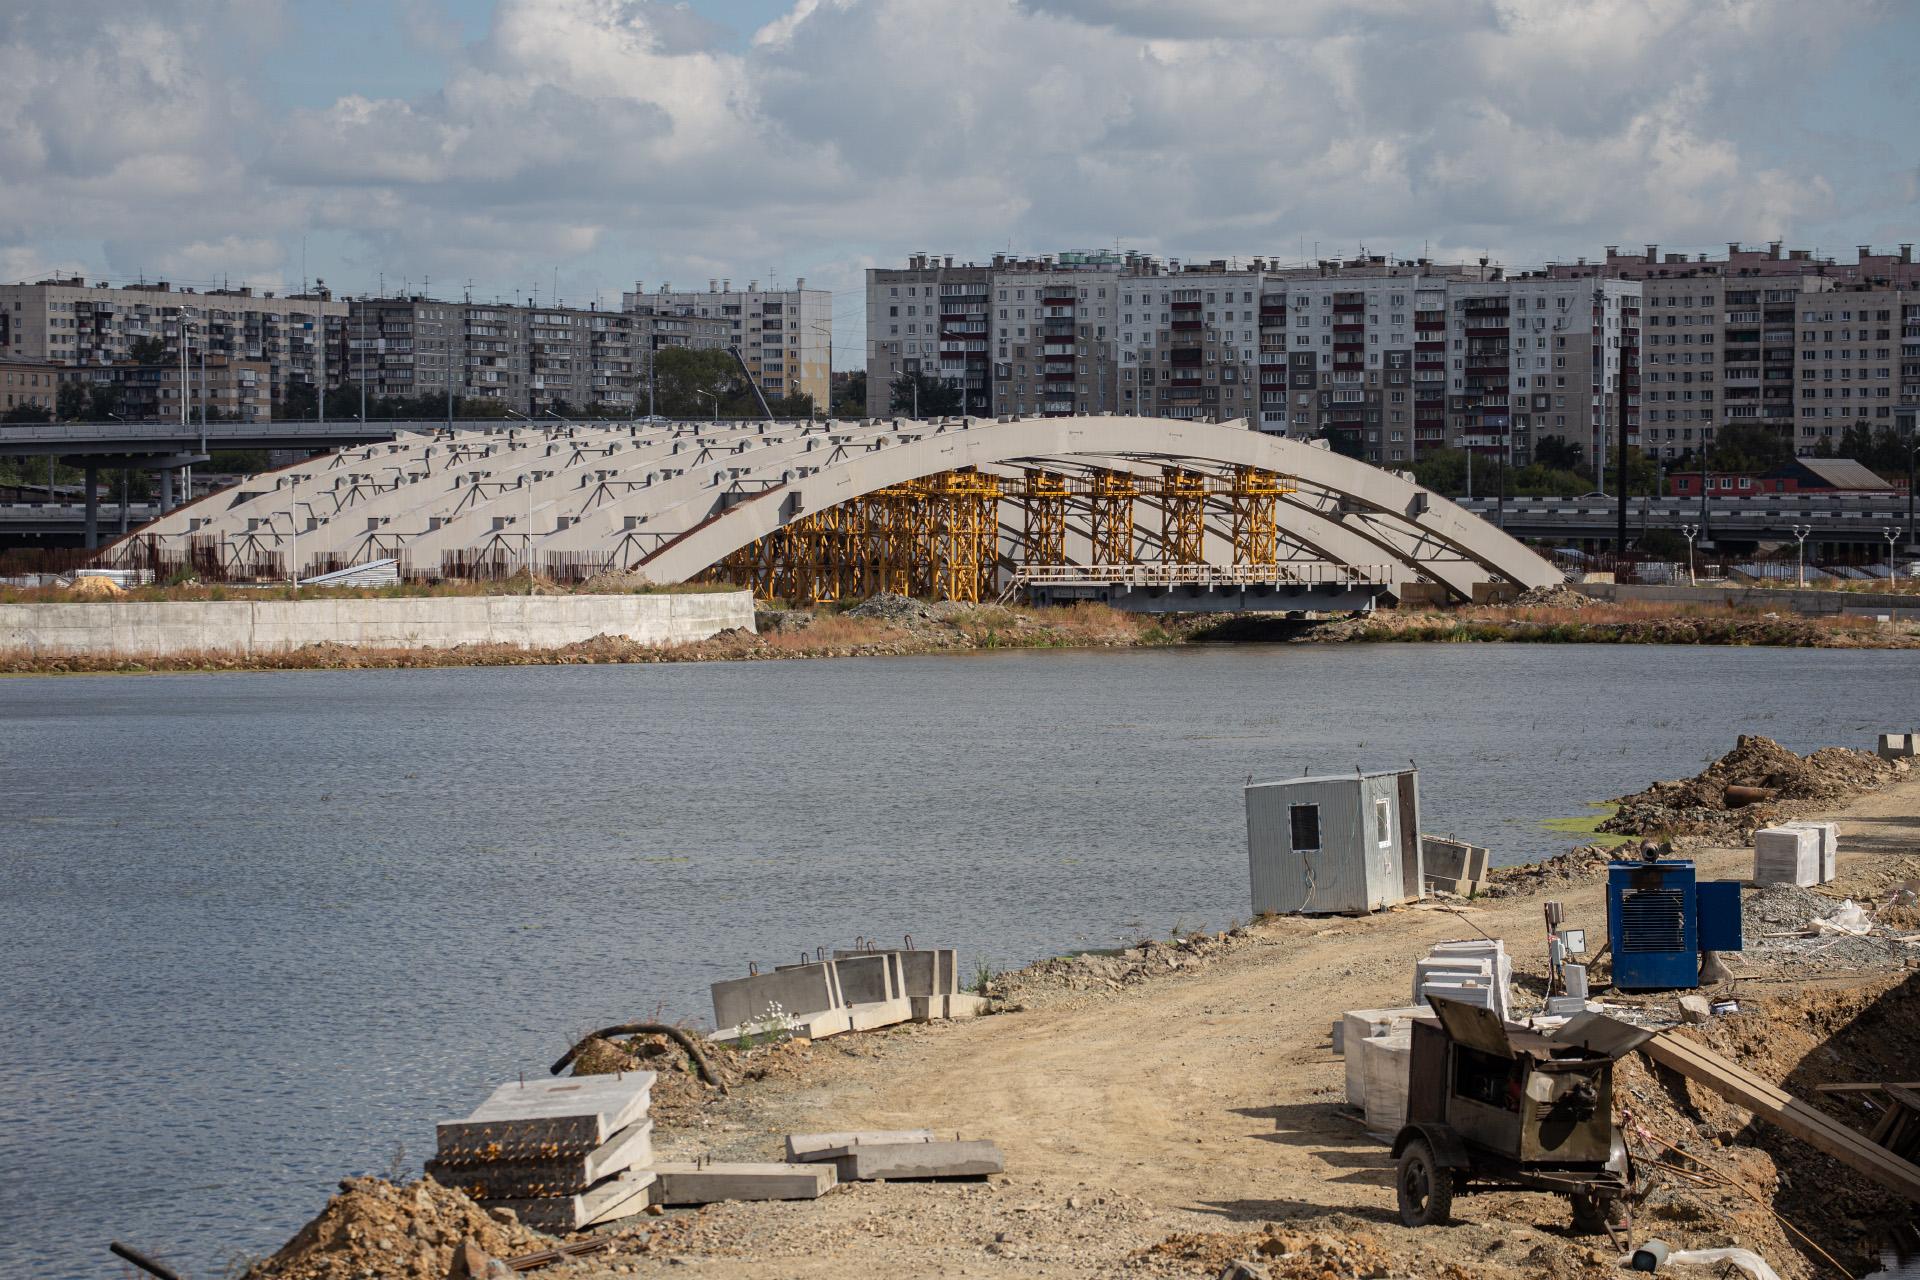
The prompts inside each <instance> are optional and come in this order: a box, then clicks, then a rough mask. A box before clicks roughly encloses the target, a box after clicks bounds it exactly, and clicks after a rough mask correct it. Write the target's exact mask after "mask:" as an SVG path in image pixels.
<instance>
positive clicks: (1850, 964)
mask: <svg viewBox="0 0 1920 1280" xmlns="http://www.w3.org/2000/svg"><path fill="white" fill-rule="evenodd" d="M1861 905H1862V906H1864V907H1866V908H1867V909H1868V911H1869V913H1871V912H1872V904H1871V903H1862V904H1861ZM1839 909H1840V902H1839V900H1837V899H1835V898H1831V897H1828V896H1827V895H1826V894H1823V893H1816V892H1814V891H1813V890H1812V889H1804V888H1801V887H1799V886H1797V885H1788V884H1780V885H1764V886H1762V887H1760V888H1757V889H1749V890H1747V892H1746V894H1745V895H1744V898H1743V900H1742V902H1741V907H1740V925H1741V929H1742V931H1743V932H1744V934H1745V938H1744V941H1745V942H1746V947H1747V949H1746V951H1745V953H1744V955H1743V957H1742V958H1743V959H1744V960H1746V961H1747V962H1748V964H1749V965H1754V966H1759V967H1763V968H1766V969H1769V970H1779V971H1783V972H1787V973H1796V974H1803V975H1806V976H1813V975H1815V974H1817V973H1822V972H1827V971H1831V970H1841V969H1846V970H1851V969H1898V968H1900V967H1902V966H1903V965H1908V964H1915V965H1920V946H1916V945H1915V944H1913V943H1910V942H1899V941H1896V940H1895V939H1894V938H1892V937H1890V936H1888V930H1887V928H1886V927H1885V926H1884V925H1883V924H1880V923H1879V922H1878V921H1876V923H1875V926H1874V931H1873V932H1872V933H1870V934H1867V935H1866V936H1864V937H1849V936H1848V935H1846V934H1839V933H1815V932H1811V931H1812V929H1813V922H1814V921H1815V920H1820V919H1825V918H1827V917H1829V916H1832V915H1833V914H1834V913H1835V912H1836V911H1838V910H1839ZM1770 934H1778V935H1786V936H1779V937H1769V936H1768V935H1770Z"/></svg>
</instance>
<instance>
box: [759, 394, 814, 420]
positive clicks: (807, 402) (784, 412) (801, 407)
mask: <svg viewBox="0 0 1920 1280" xmlns="http://www.w3.org/2000/svg"><path fill="white" fill-rule="evenodd" d="M767 408H769V409H771V410H773V416H774V417H776V418H811V417H812V416H813V397H812V396H811V395H808V394H807V393H806V392H804V391H796V392H794V393H793V394H792V395H790V396H781V397H780V398H779V399H778V400H769V401H767Z"/></svg>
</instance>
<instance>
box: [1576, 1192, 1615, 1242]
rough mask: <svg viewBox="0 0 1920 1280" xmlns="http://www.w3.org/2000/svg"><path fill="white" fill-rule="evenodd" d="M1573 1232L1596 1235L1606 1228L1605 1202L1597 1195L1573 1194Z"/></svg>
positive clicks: (1580, 1234) (1582, 1234)
mask: <svg viewBox="0 0 1920 1280" xmlns="http://www.w3.org/2000/svg"><path fill="white" fill-rule="evenodd" d="M1571 1198H1572V1200H1573V1234H1575V1235H1577V1236H1597V1235H1601V1234H1603V1233H1604V1232H1605V1231H1606V1229H1607V1202H1606V1201H1605V1200H1602V1199H1601V1198H1600V1197H1598V1196H1585V1195H1578V1194H1576V1195H1574V1196H1573V1197H1571Z"/></svg>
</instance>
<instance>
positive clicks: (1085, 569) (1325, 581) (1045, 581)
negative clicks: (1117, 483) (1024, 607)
mask: <svg viewBox="0 0 1920 1280" xmlns="http://www.w3.org/2000/svg"><path fill="white" fill-rule="evenodd" d="M1396 581H1398V579H1397V578H1396V577H1395V576H1394V574H1393V572H1392V570H1391V569H1390V568H1389V566H1387V565H1383V564H1335V563H1333V562H1332V561H1327V560H1300V561H1283V562H1281V563H1279V564H1235V565H1211V564H1047V565H1026V566H1024V567H1022V568H1020V569H1017V570H1015V571H1014V574H1013V578H1012V580H1011V581H1010V582H1009V583H1008V588H1007V589H1008V591H1012V590H1014V589H1017V588H1019V587H1067V586H1114V587H1285V586H1343V587H1346V586H1391V585H1393V583H1394V582H1396Z"/></svg>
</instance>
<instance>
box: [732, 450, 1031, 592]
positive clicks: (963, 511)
mask: <svg viewBox="0 0 1920 1280" xmlns="http://www.w3.org/2000/svg"><path fill="white" fill-rule="evenodd" d="M999 549H1000V482H999V481H998V480H995V479H994V478H992V477H991V476H983V475H981V474H979V473H978V472H973V471H949V472H945V473H942V474H941V475H937V476H932V477H929V478H928V479H925V480H915V481H911V482H909V483H907V484H901V485H895V486H893V487H891V488H888V489H882V490H879V491H878V492H875V493H871V494H868V495H867V496H866V497H864V498H859V499H855V500H854V501H852V502H847V503H842V504H841V505H839V506H836V507H829V508H828V509H827V510H825V511H817V512H814V513H813V514H811V515H807V516H802V517H801V518H800V519H798V520H795V521H794V522H793V523H791V524H789V525H786V526H785V527H783V528H780V529H776V530H775V531H774V532H772V533H770V534H768V535H767V536H766V537H764V538H761V539H759V540H758V541H756V542H754V543H753V544H751V545H750V546H746V547H742V548H741V549H740V550H738V551H736V552H734V553H733V554H732V555H729V556H728V557H726V558H725V559H724V560H722V561H721V562H720V563H719V564H718V565H716V566H715V568H714V571H713V573H712V574H711V575H710V576H713V577H720V578H726V579H728V580H730V581H734V582H738V583H740V584H741V585H743V586H746V587H749V588H751V589H752V590H753V592H754V593H755V594H756V595H759V596H762V597H765V598H774V597H777V598H779V599H782V600H785V601H787V602H788V603H789V604H796V605H802V604H827V603H831V602H833V601H836V600H844V599H858V598H862V597H865V596H869V595H874V594H877V593H879V592H882V591H895V592H899V593H901V594H904V595H914V596H922V597H934V598H938V599H944V600H965V601H969V602H977V601H979V600H981V599H985V598H989V597H990V596H991V595H992V593H993V592H994V590H995V588H996V587H997V585H998V583H997V578H998V574H999Z"/></svg>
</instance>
